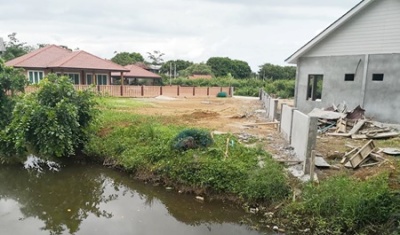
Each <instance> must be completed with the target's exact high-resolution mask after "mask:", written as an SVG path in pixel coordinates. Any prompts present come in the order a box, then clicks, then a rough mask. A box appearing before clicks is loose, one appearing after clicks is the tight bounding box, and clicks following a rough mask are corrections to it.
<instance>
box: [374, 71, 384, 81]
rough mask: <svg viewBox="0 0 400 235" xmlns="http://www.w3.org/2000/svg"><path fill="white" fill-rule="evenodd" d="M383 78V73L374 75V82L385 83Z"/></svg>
mask: <svg viewBox="0 0 400 235" xmlns="http://www.w3.org/2000/svg"><path fill="white" fill-rule="evenodd" d="M383 77H384V74H383V73H374V74H372V81H383Z"/></svg>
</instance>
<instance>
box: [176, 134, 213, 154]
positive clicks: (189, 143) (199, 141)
mask: <svg viewBox="0 0 400 235" xmlns="http://www.w3.org/2000/svg"><path fill="white" fill-rule="evenodd" d="M172 143H173V148H174V149H177V150H183V151H186V150H188V149H196V148H205V147H208V146H210V145H211V144H212V143H213V139H212V137H211V135H210V133H209V132H207V131H203V130H197V129H187V130H183V131H181V132H180V133H179V134H178V135H177V136H176V137H175V138H174V140H173V141H172Z"/></svg>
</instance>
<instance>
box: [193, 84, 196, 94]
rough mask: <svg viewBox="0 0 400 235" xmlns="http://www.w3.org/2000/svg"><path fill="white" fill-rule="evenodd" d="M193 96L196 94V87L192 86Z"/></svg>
mask: <svg viewBox="0 0 400 235" xmlns="http://www.w3.org/2000/svg"><path fill="white" fill-rule="evenodd" d="M193 96H196V87H195V86H194V87H193Z"/></svg>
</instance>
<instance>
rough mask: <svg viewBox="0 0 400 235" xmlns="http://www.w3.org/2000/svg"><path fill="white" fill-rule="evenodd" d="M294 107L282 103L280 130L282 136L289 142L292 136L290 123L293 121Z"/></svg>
mask: <svg viewBox="0 0 400 235" xmlns="http://www.w3.org/2000/svg"><path fill="white" fill-rule="evenodd" d="M294 110H295V108H293V107H290V106H289V105H286V104H284V105H282V111H281V128H280V132H281V134H282V136H283V138H284V139H285V140H286V141H287V142H288V143H289V144H290V143H291V138H292V123H293V112H294Z"/></svg>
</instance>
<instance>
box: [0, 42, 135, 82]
mask: <svg viewBox="0 0 400 235" xmlns="http://www.w3.org/2000/svg"><path fill="white" fill-rule="evenodd" d="M6 65H7V66H13V67H15V68H23V69H25V71H26V73H27V77H28V79H29V81H30V82H31V83H38V82H39V81H40V80H41V79H43V77H45V76H46V75H47V74H49V73H56V74H59V75H66V76H69V77H70V78H71V80H72V81H73V82H74V83H75V84H87V85H89V84H97V85H110V83H111V82H110V81H111V73H112V72H117V73H119V74H120V76H121V75H122V73H123V72H128V71H129V70H128V69H126V68H124V67H122V66H120V65H118V64H115V63H113V62H111V61H109V60H105V59H102V58H100V57H97V56H95V55H92V54H90V53H88V52H85V51H70V50H67V49H65V48H62V47H59V46H56V45H48V46H45V47H42V48H40V49H37V50H35V51H32V52H30V53H28V54H26V55H23V56H20V57H18V58H15V59H13V60H10V61H7V62H6Z"/></svg>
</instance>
